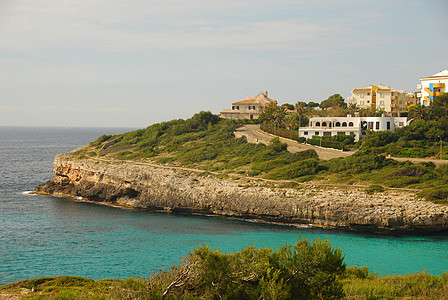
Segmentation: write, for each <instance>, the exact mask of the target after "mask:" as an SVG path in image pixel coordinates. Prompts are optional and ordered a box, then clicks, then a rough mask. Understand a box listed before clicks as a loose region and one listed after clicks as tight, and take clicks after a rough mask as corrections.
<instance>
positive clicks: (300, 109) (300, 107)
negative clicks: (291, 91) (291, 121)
mask: <svg viewBox="0 0 448 300" xmlns="http://www.w3.org/2000/svg"><path fill="white" fill-rule="evenodd" d="M294 107H295V109H296V113H297V114H298V115H299V128H300V126H302V115H303V113H304V112H305V108H306V103H305V102H303V101H298V102H297V103H296V104H295V105H294Z"/></svg>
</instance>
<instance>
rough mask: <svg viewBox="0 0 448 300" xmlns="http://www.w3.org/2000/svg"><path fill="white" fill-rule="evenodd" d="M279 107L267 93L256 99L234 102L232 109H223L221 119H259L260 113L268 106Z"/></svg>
mask: <svg viewBox="0 0 448 300" xmlns="http://www.w3.org/2000/svg"><path fill="white" fill-rule="evenodd" d="M272 105H275V106H277V100H273V99H270V98H269V97H268V92H267V91H265V92H264V93H261V94H259V95H257V96H255V97H249V96H247V98H246V99H244V100H241V101H237V102H233V103H232V109H223V110H222V111H221V118H225V119H258V117H259V116H260V113H261V112H262V111H263V110H265V109H266V107H268V106H272Z"/></svg>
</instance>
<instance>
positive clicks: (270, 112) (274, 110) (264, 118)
mask: <svg viewBox="0 0 448 300" xmlns="http://www.w3.org/2000/svg"><path fill="white" fill-rule="evenodd" d="M278 114H283V115H286V112H285V108H284V107H277V106H275V105H271V106H268V107H266V109H265V110H263V111H262V112H261V113H260V116H259V117H258V120H260V122H262V123H265V124H273V123H275V116H276V115H278ZM277 117H278V116H277Z"/></svg>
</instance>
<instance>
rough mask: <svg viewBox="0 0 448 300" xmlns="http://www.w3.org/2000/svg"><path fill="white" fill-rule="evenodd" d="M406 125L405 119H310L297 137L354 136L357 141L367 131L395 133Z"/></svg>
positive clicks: (349, 117) (348, 116)
mask: <svg viewBox="0 0 448 300" xmlns="http://www.w3.org/2000/svg"><path fill="white" fill-rule="evenodd" d="M406 125H408V122H407V118H406V117H384V116H382V117H352V116H350V115H347V116H346V117H311V118H310V121H309V126H308V127H301V128H300V129H299V136H300V137H304V138H307V139H310V138H312V137H313V135H316V136H332V135H338V134H339V135H351V134H354V135H355V141H359V140H360V139H361V138H363V137H364V136H365V135H366V132H367V130H373V131H382V130H390V131H395V130H396V129H397V128H401V127H404V126H406Z"/></svg>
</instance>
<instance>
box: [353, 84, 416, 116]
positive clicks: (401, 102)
mask: <svg viewBox="0 0 448 300" xmlns="http://www.w3.org/2000/svg"><path fill="white" fill-rule="evenodd" d="M348 101H349V103H350V104H352V103H353V104H356V105H357V106H358V107H360V108H369V107H375V108H377V109H379V110H384V111H385V112H388V113H397V114H398V112H400V111H407V110H408V107H409V105H411V104H417V102H418V99H417V98H416V97H415V96H414V95H413V94H411V93H407V92H405V91H401V90H396V89H393V88H391V87H390V86H384V85H379V86H376V85H370V86H369V87H367V88H356V89H353V91H352V96H351V97H348Z"/></svg>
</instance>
